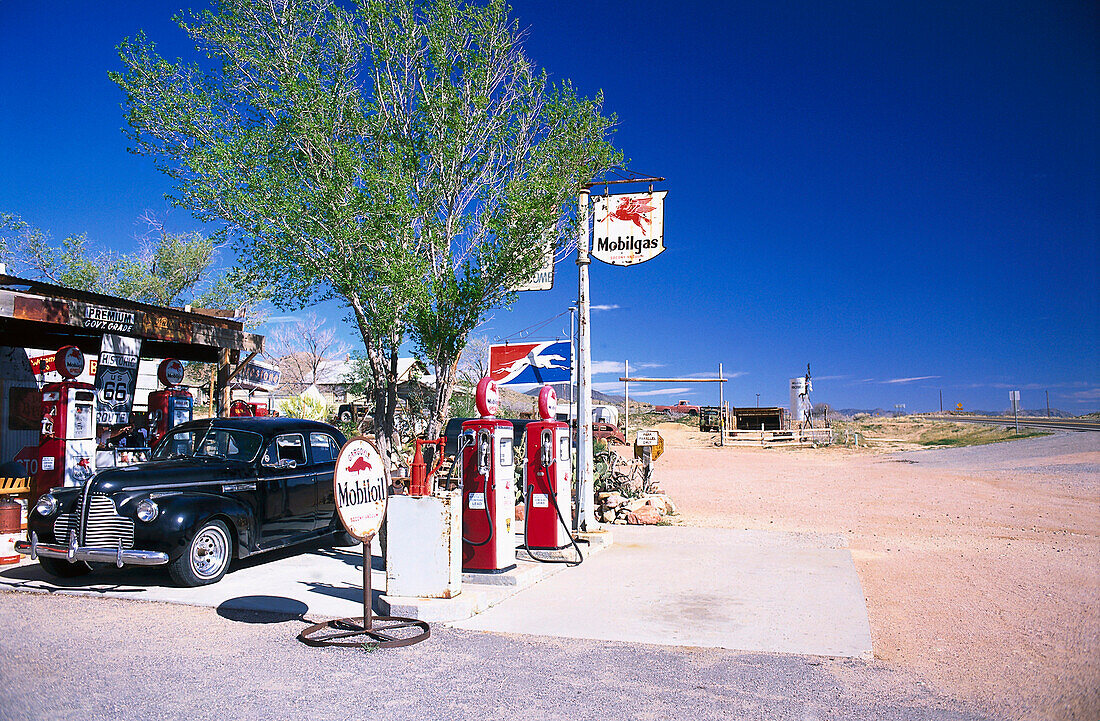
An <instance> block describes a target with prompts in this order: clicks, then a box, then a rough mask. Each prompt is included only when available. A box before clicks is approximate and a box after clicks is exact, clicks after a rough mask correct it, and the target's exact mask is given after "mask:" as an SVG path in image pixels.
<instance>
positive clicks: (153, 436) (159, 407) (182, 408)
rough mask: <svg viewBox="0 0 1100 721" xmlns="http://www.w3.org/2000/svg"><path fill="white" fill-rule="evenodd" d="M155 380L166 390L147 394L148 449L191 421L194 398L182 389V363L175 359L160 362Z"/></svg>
mask: <svg viewBox="0 0 1100 721" xmlns="http://www.w3.org/2000/svg"><path fill="white" fill-rule="evenodd" d="M157 378H159V379H160V382H161V383H163V384H164V385H165V386H167V388H165V389H163V390H157V391H153V392H152V393H150V394H149V447H150V448H152V447H153V446H155V445H156V444H157V441H159V440H160V439H161V438H164V436H166V435H168V431H170V430H172V429H173V428H175V427H176V426H178V425H179V424H181V423H186V422H187V421H189V420H191V413H192V409H193V407H194V403H195V401H194V398H192V396H191V393H190V392H188V391H186V390H184V389H183V388H177V386H178V385H180V384H181V383H183V363H180V362H179V361H178V360H176V359H175V358H167V359H165V360H163V361H161V363H160V366H159V367H158V368H157Z"/></svg>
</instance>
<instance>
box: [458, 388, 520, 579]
mask: <svg viewBox="0 0 1100 721" xmlns="http://www.w3.org/2000/svg"><path fill="white" fill-rule="evenodd" d="M499 407H500V393H499V391H498V390H497V384H496V381H494V380H491V379H490V378H488V377H486V378H482V379H481V381H480V382H479V383H478V384H477V409H478V412H479V413H481V418H476V419H471V420H468V421H466V422H465V423H463V424H462V434H461V435H460V436H459V453H460V454H461V461H462V570H463V571H468V572H475V573H502V572H504V571H508V570H511V569H513V568H515V567H516V537H515V513H516V491H515V488H514V487H513V485H512V477H513V464H514V460H513V457H512V424H511V422H510V421H507V420H502V419H499V418H496V417H495V416H496V413H497V410H498V409H499Z"/></svg>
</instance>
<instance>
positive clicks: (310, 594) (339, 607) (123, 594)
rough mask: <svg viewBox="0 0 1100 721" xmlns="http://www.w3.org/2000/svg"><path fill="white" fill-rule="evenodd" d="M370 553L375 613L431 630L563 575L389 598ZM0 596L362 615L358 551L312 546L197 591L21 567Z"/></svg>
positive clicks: (491, 578) (317, 616) (233, 569)
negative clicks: (9, 592)
mask: <svg viewBox="0 0 1100 721" xmlns="http://www.w3.org/2000/svg"><path fill="white" fill-rule="evenodd" d="M591 535H592V537H593V540H592V541H591V545H590V546H584V545H583V544H582V546H581V547H582V548H583V549H585V551H584V553H585V556H586V557H587V556H588V555H590V554H594V553H597V552H599V551H601V550H603V549H605V548H607V547H608V546H609V545H610V543H611V534H610V533H597V534H591ZM371 551H372V554H373V558H372V571H371V589H372V594H371V595H372V599H373V601H372V603H373V608H374V609H375V612H376V613H378V614H380V615H390V616H407V617H411V618H418V619H420V620H423V621H429V622H433V623H438V622H443V621H455V620H459V619H464V618H469V617H470V616H472V615H474V614H476V613H480V612H482V611H484V610H485V609H488V608H491V607H493V606H495V605H496V604H498V603H500V602H501V601H503V600H505V599H507V598H509V597H511V596H512V595H514V594H515V593H517V592H518V591H519V590H520V589H523V588H527V587H528V586H530V585H532V584H535V583H538V582H539V581H540V580H542V579H544V578H547V577H549V576H551V575H553V574H556V573H559V572H560V571H562V570H565V569H566V568H567V566H565V565H564V564H544V563H535V562H533V561H530V560H518V561H517V563H516V569H514V570H512V571H509V572H507V573H503V574H467V575H468V576H470V577H471V578H470V580H468V581H466V580H464V582H463V584H462V590H461V592H460V593H459V594H458V595H457V596H455V597H453V598H449V599H442V598H408V597H398V596H388V595H386V574H385V572H384V571H383V570H382V558H381V550H380V549H379V547H378V542H377V540H376V541H375V542H374V546H373V548H372V549H371ZM0 589H7V590H15V591H29V592H39V593H62V594H72V595H84V596H103V597H108V598H126V599H131V600H141V601H159V602H164V603H178V604H183V605H189V606H209V607H213V608H217V609H218V612H219V613H222V615H226V613H229V612H238V613H239V612H241V611H264V612H268V613H276V614H280V615H284V616H286V617H288V618H299V617H307V618H309V619H311V620H314V621H319V620H323V619H328V618H346V617H350V616H362V615H363V547H362V546H351V547H336V548H334V547H331V546H327V545H320V544H317V543H314V544H302V545H300V546H295V547H293V548H289V549H285V550H282V551H276V552H272V553H265V554H261V555H259V556H256V557H254V558H251V559H246V560H244V561H236V562H234V563H233V565H232V566H230V568H229V573H227V574H226V575H225V577H223V578H222V580H220V581H218V582H217V583H215V584H212V585H209V586H200V587H198V588H180V587H178V586H175V585H174V584H173V582H172V580H171V579H170V578H169V576H168V572H167V570H166V569H164V568H155V567H153V568H140V567H134V568H127V569H123V570H119V569H117V568H115V567H114V566H107V567H103V566H100V567H97V569H96V570H95V571H94V572H93V573H91V574H90V575H87V576H83V577H79V578H72V579H58V578H53V577H52V576H49V575H47V574H46V573H45V572H44V571H43V570H42V568H41V567H40V566H39V565H38V563H32V562H24V563H20V564H19V565H17V566H10V567H6V568H5V567H0Z"/></svg>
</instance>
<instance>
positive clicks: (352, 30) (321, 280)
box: [111, 0, 617, 456]
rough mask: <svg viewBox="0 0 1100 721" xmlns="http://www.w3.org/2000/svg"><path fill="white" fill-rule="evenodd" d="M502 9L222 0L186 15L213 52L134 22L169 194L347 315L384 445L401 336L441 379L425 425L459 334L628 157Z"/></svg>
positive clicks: (256, 273)
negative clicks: (189, 57) (555, 83)
mask: <svg viewBox="0 0 1100 721" xmlns="http://www.w3.org/2000/svg"><path fill="white" fill-rule="evenodd" d="M507 15H508V11H507V8H506V6H505V5H504V4H503V3H501V2H497V1H495V0H494V1H492V2H490V3H489V5H488V6H487V7H479V6H474V5H466V6H463V5H460V4H459V3H458V2H457V1H456V0H426V1H425V2H414V1H413V0H394V1H393V2H381V1H376V0H356V2H355V3H354V10H349V9H347V8H346V7H345V6H343V5H339V4H335V3H332V2H328V1H327V0H284V1H282V2H275V3H263V4H258V3H252V2H249V1H248V0H220V1H218V2H215V3H214V7H213V9H212V10H211V11H208V12H204V13H200V14H197V15H191V16H188V17H179V18H177V22H178V24H179V25H180V27H181V28H182V29H183V30H184V31H185V32H186V33H187V34H188V35H189V37H190V38H191V39H192V40H193V41H194V43H195V45H196V48H197V50H198V51H199V53H200V54H201V55H203V56H205V57H206V58H209V59H210V60H212V64H211V65H209V66H206V67H204V66H202V65H200V64H198V63H184V62H182V61H180V62H174V63H173V62H170V61H168V60H166V59H164V58H162V57H160V56H159V55H158V54H157V51H156V47H155V45H154V44H153V43H152V42H150V41H149V40H148V39H147V38H145V37H144V36H143V35H138V36H137V37H136V38H134V39H128V40H124V41H123V42H122V44H121V45H120V46H119V52H120V57H121V59H122V63H123V65H124V71H123V72H120V73H112V75H111V77H112V79H113V80H114V81H115V82H116V83H117V84H118V85H119V86H120V87H121V88H122V90H123V91H124V92H125V94H126V101H125V106H126V108H127V111H128V114H127V121H128V123H129V133H130V138H131V143H132V149H133V151H134V152H136V153H139V154H143V155H149V156H151V157H153V158H154V160H155V162H156V164H157V166H158V167H159V168H161V169H162V170H163V171H165V172H166V173H168V174H169V175H170V176H171V177H172V178H173V179H174V180H175V183H176V185H175V190H174V194H173V196H172V199H173V201H174V202H176V203H177V204H179V205H181V206H183V207H186V208H189V209H190V210H191V211H192V212H193V213H194V214H195V215H196V216H198V217H199V218H200V219H203V220H207V221H220V222H221V223H223V224H224V226H225V228H226V232H227V233H229V234H232V235H233V236H235V237H236V238H237V239H238V240H239V241H240V245H241V249H242V251H243V257H246V258H247V267H245V268H242V269H241V272H242V275H244V276H247V277H250V278H252V279H254V280H262V281H265V282H270V283H271V284H272V286H273V288H274V290H275V291H276V292H275V293H274V296H275V298H276V299H277V300H278V302H279V304H281V305H283V306H286V307H300V306H302V305H305V304H308V303H311V302H316V301H318V300H323V299H331V298H334V299H338V300H340V301H341V302H343V303H344V304H345V306H346V307H347V308H348V309H349V312H350V317H351V319H352V320H353V321H354V323H355V324H356V326H357V328H358V330H359V332H360V335H361V337H362V340H363V344H364V351H365V353H364V357H365V359H366V362H367V363H368V365H369V366H370V377H371V378H372V379H373V383H372V384H371V388H370V390H371V392H372V399H373V402H374V404H375V413H374V414H373V415H374V422H375V432H376V436H377V437H378V439H379V441H380V443H381V445H383V447H382V448H381V450H382V451H383V455H387V456H388V453H387V451H388V450H389V448H390V447H396V445H397V441H398V439H397V435H396V432H395V425H394V416H395V409H396V390H397V388H396V385H397V383H396V380H397V358H398V350H399V348H400V347H401V345H402V343H403V342H405V340H406V334H407V333H409V331H410V330H411V336H412V340H414V341H415V342H416V345H417V347H418V348H419V349H420V352H421V353H422V355H423V356H424V357H426V358H427V359H428V360H429V361H430V362H431V364H432V365H433V366H434V367H435V370H436V374H437V377H438V379H439V385H438V388H439V393H437V396H436V399H435V408H434V409H433V411H434V412H433V414H432V415H433V427H432V428H430V429H429V433H434V432H437V431H438V428H439V424H440V423H441V422H442V419H443V413H444V411H445V409H446V406H447V403H448V400H449V397H450V393H451V386H452V385H453V382H454V379H455V366H456V363H457V359H458V356H459V354H460V353H461V350H462V347H463V345H464V343H465V339H466V337H467V335H468V333H469V331H470V330H471V329H472V328H474V327H476V325H477V324H478V323H479V322H480V320H481V318H482V317H483V314H484V313H485V312H486V311H488V310H489V309H491V308H492V307H494V306H496V305H499V304H501V303H505V302H508V301H509V300H510V299H511V293H510V291H509V288H511V287H512V286H514V285H515V283H516V281H517V280H519V279H522V278H524V277H526V276H529V275H531V274H532V273H533V272H534V270H535V268H536V266H537V265H538V264H539V262H540V258H539V257H538V256H539V252H538V243H537V242H535V241H536V240H537V239H538V238H540V237H541V236H542V234H544V233H546V232H553V233H556V234H557V235H558V236H560V237H561V238H568V237H570V231H569V229H568V225H569V212H568V210H567V209H568V208H569V204H568V199H569V198H571V197H574V196H575V193H576V191H577V190H578V189H579V187H580V185H581V184H582V183H584V182H585V181H587V180H588V179H589V178H590V177H592V176H593V175H594V174H596V173H597V172H599V171H600V170H602V169H604V168H606V167H607V166H609V165H612V164H614V162H615V161H616V160H617V157H616V155H615V153H614V151H613V150H612V148H611V147H610V145H609V144H608V143H607V142H606V135H607V134H608V132H609V129H610V127H611V125H612V121H611V120H610V119H607V118H604V117H603V116H602V115H601V114H600V111H599V107H600V100H599V99H598V98H597V99H596V100H583V99H581V98H579V97H578V96H577V95H576V93H575V92H574V91H573V89H572V88H571V87H570V86H569V85H562V86H560V87H557V88H554V87H551V86H550V85H549V84H548V83H547V81H546V76H545V74H542V73H536V72H535V71H534V70H533V69H532V67H531V65H530V63H529V61H528V60H527V59H526V58H525V57H524V56H523V53H522V50H521V48H520V44H519V39H520V33H519V32H518V29H517V26H516V24H515V22H514V21H511V20H509V19H508V17H507Z"/></svg>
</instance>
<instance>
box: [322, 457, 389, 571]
mask: <svg viewBox="0 0 1100 721" xmlns="http://www.w3.org/2000/svg"><path fill="white" fill-rule="evenodd" d="M387 481H388V476H387V474H386V464H385V462H384V461H383V460H382V454H381V453H379V452H378V449H377V448H375V447H374V444H373V443H371V442H370V441H368V440H367V439H366V438H363V437H362V436H359V437H357V438H352V439H351V440H350V441H348V442H347V443H345V444H344V447H343V448H342V449H341V450H340V457H339V458H337V459H336V470H335V472H334V473H333V475H332V482H333V487H334V490H335V492H336V512H337V514H338V515H339V516H340V522H341V523H343V524H344V528H345V530H347V532H348V533H349V534H351V535H352V536H354V537H355V538H357V539H359V540H360V541H363V542H364V543H367V542H369V541H370V539H372V538H374V535H375V534H376V533H378V529H379V528H381V527H382V519H383V518H385V517H386V500H387V499H388V498H389V483H387ZM369 565H370V564H369V563H368V567H369Z"/></svg>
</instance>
